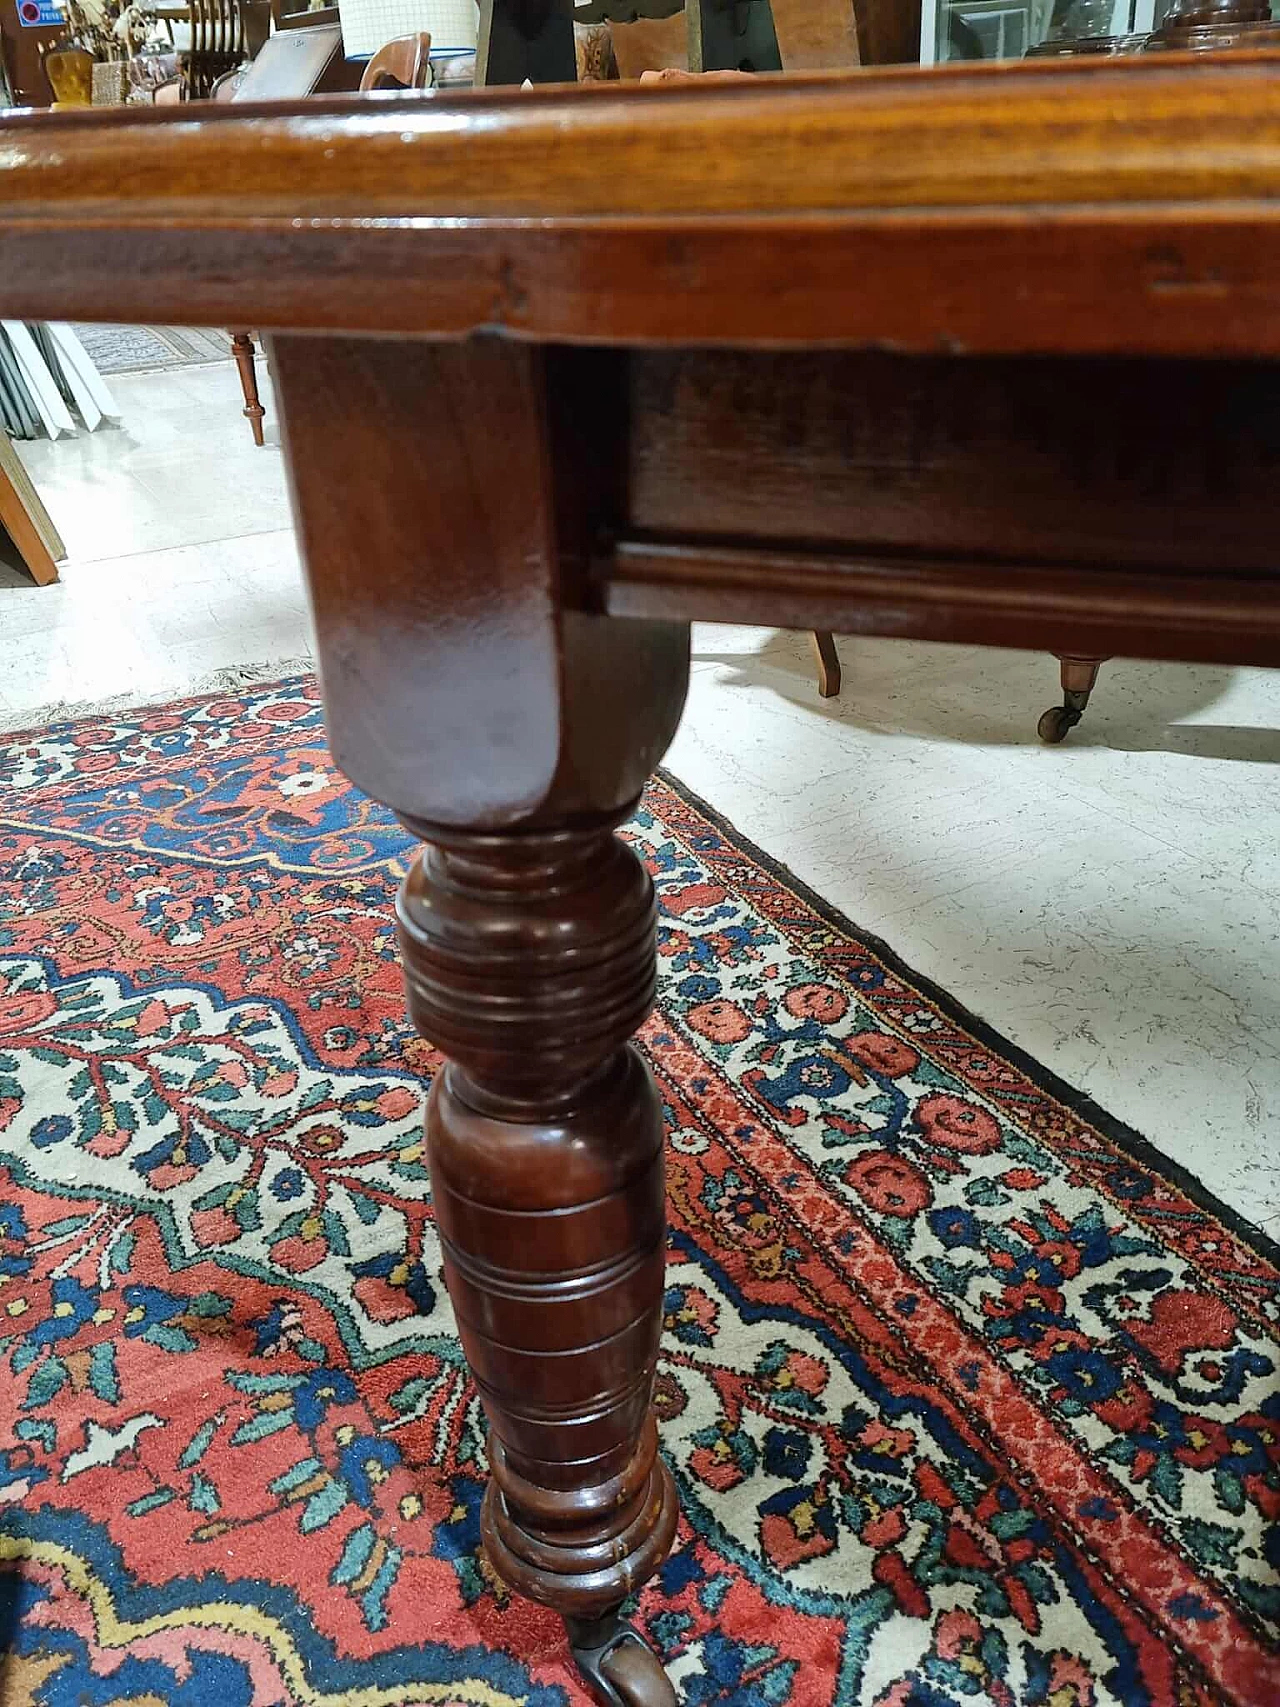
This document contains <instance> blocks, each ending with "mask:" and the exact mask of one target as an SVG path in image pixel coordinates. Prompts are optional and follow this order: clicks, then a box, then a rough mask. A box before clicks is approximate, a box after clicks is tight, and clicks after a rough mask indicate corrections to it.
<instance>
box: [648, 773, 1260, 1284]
mask: <svg viewBox="0 0 1280 1707" xmlns="http://www.w3.org/2000/svg"><path fill="white" fill-rule="evenodd" d="M654 774H655V775H656V776H657V778H658V780H659V781H660V782H661V783H662V784H663V785H664V786H665V787H667V788H669V789H670V790H671V792H672V793H673V794H676V795H678V796H679V797H680V799H681V800H683V801H684V803H685V805H686V806H689V807H691V808H692V809H693V810H694V811H695V812H698V813H701V815H702V816H703V817H704V818H706V819H707V821H708V823H710V824H712V825H713V826H714V827H715V828H716V829H717V830H718V831H719V832H720V834H721V835H723V836H726V837H727V838H728V839H729V840H730V841H731V842H733V843H734V845H736V846H738V847H740V848H741V849H742V851H743V852H744V853H745V854H746V855H747V857H748V858H750V859H752V860H755V861H756V862H758V863H759V865H760V866H761V867H762V869H763V870H765V871H767V872H768V874H769V876H770V877H772V878H773V880H774V881H775V882H776V883H779V884H781V886H782V887H783V888H784V889H786V890H788V891H789V892H790V893H791V894H793V895H794V896H795V897H796V899H797V900H799V901H802V902H803V903H804V904H805V906H806V907H809V908H811V909H812V910H813V912H815V913H816V914H817V915H818V916H819V918H821V919H822V920H824V922H825V923H826V924H828V925H830V926H831V927H832V929H833V930H837V931H839V932H841V934H842V935H844V936H847V937H850V938H852V940H853V941H854V942H857V943H860V944H861V945H862V946H863V947H864V948H866V949H868V950H869V952H870V953H872V954H874V955H875V957H876V958H877V959H878V960H882V961H883V962H884V964H885V966H886V967H887V968H888V969H889V971H891V972H892V973H893V975H894V977H896V978H901V979H902V980H903V982H905V983H907V984H910V985H911V986H912V987H913V988H914V989H917V990H919V992H920V994H921V995H922V996H924V997H925V998H926V999H927V1000H928V1001H930V1002H933V1003H934V1004H936V1005H937V1006H938V1007H940V1008H941V1009H942V1010H943V1011H944V1012H945V1013H946V1014H947V1015H948V1016H949V1017H950V1018H951V1019H952V1020H953V1021H954V1023H956V1024H957V1025H959V1026H961V1027H962V1028H963V1029H964V1030H965V1031H968V1032H970V1033H971V1034H972V1036H973V1038H974V1039H975V1041H976V1042H978V1043H980V1044H981V1045H982V1047H983V1048H984V1049H988V1050H990V1051H991V1052H992V1053H993V1054H995V1055H999V1056H1001V1057H1002V1058H1003V1059H1004V1060H1006V1061H1008V1063H1009V1064H1010V1066H1013V1067H1016V1068H1017V1070H1018V1071H1019V1072H1020V1073H1023V1074H1025V1076H1026V1077H1027V1078H1028V1079H1030V1080H1031V1082H1032V1083H1033V1084H1034V1085H1036V1086H1037V1087H1038V1089H1040V1090H1042V1091H1044V1092H1045V1094H1046V1095H1048V1096H1051V1097H1053V1099H1054V1100H1055V1101H1056V1102H1060V1103H1061V1104H1062V1105H1063V1107H1064V1108H1067V1109H1069V1110H1070V1112H1071V1113H1072V1114H1074V1115H1075V1116H1076V1117H1077V1118H1078V1119H1080V1120H1082V1121H1084V1122H1086V1123H1087V1124H1088V1125H1090V1126H1095V1127H1096V1128H1097V1129H1098V1131H1099V1132H1101V1133H1102V1134H1103V1136H1104V1137H1105V1138H1107V1139H1108V1140H1109V1141H1110V1142H1111V1143H1113V1144H1116V1145H1118V1146H1119V1148H1120V1149H1122V1150H1124V1151H1125V1152H1126V1153H1127V1154H1128V1155H1131V1156H1132V1157H1133V1158H1134V1160H1135V1161H1137V1162H1141V1163H1142V1165H1143V1166H1144V1167H1147V1168H1150V1169H1151V1170H1152V1171H1153V1172H1155V1173H1158V1174H1160V1175H1162V1176H1163V1177H1164V1178H1165V1179H1167V1180H1169V1181H1170V1183H1171V1184H1173V1185H1175V1186H1176V1187H1177V1188H1178V1190H1179V1191H1181V1192H1183V1193H1184V1194H1185V1195H1186V1196H1187V1197H1188V1198H1190V1200H1191V1201H1192V1202H1193V1203H1194V1204H1195V1205H1196V1206H1197V1208H1199V1209H1203V1210H1205V1211H1206V1212H1207V1213H1208V1214H1210V1215H1212V1216H1213V1217H1214V1218H1215V1219H1216V1220H1218V1221H1220V1222H1221V1223H1222V1225H1223V1226H1224V1227H1226V1228H1227V1229H1228V1231H1229V1232H1231V1233H1234V1234H1235V1236H1236V1237H1237V1238H1238V1239H1240V1240H1241V1241H1242V1242H1243V1243H1244V1244H1246V1245H1248V1246H1249V1248H1250V1249H1251V1250H1253V1251H1255V1252H1256V1253H1257V1255H1258V1256H1260V1257H1261V1258H1262V1259H1263V1260H1264V1261H1265V1262H1269V1263H1271V1264H1272V1265H1273V1266H1274V1267H1275V1268H1277V1269H1280V1240H1276V1239H1273V1238H1272V1237H1271V1236H1270V1234H1269V1233H1265V1232H1264V1231H1263V1230H1262V1228H1261V1227H1259V1226H1257V1225H1255V1223H1254V1222H1252V1221H1250V1220H1248V1219H1247V1217H1246V1216H1244V1215H1242V1214H1241V1213H1240V1211H1239V1210H1238V1209H1233V1208H1232V1207H1231V1205H1230V1204H1228V1203H1223V1202H1222V1200H1221V1199H1220V1198H1219V1197H1217V1196H1215V1195H1214V1193H1213V1192H1212V1191H1210V1190H1209V1188H1208V1187H1207V1186H1206V1185H1204V1184H1203V1183H1202V1182H1201V1181H1200V1180H1198V1179H1196V1177H1195V1175H1194V1174H1192V1173H1191V1171H1190V1170H1189V1169H1188V1168H1186V1167H1184V1166H1183V1164H1182V1163H1181V1162H1178V1161H1175V1160H1174V1159H1173V1157H1172V1156H1167V1155H1165V1153H1164V1152H1163V1151H1162V1150H1160V1149H1158V1148H1157V1147H1156V1146H1155V1145H1154V1144H1153V1143H1152V1142H1151V1140H1150V1139H1149V1138H1144V1137H1143V1136H1142V1134H1141V1133H1140V1132H1138V1131H1135V1129H1134V1128H1133V1127H1132V1126H1126V1125H1125V1123H1124V1122H1123V1121H1122V1120H1118V1119H1117V1118H1116V1117H1115V1115H1113V1114H1109V1113H1108V1112H1107V1110H1106V1109H1105V1108H1102V1107H1101V1106H1100V1105H1099V1104H1098V1103H1096V1102H1094V1100H1093V1098H1092V1097H1090V1096H1089V1095H1088V1093H1087V1092H1085V1091H1081V1090H1077V1089H1076V1087H1075V1086H1074V1085H1070V1084H1068V1083H1067V1081H1066V1080H1065V1079H1060V1078H1059V1077H1058V1075H1057V1074H1056V1073H1055V1072H1054V1071H1053V1069H1052V1068H1050V1067H1046V1066H1045V1065H1044V1063H1043V1062H1042V1061H1037V1060H1036V1059H1035V1057H1034V1056H1033V1055H1029V1054H1028V1053H1027V1052H1026V1050H1024V1049H1021V1048H1019V1046H1018V1045H1017V1044H1016V1043H1012V1042H1010V1040H1009V1039H1008V1038H1007V1037H1005V1036H1004V1035H1003V1034H1002V1033H1001V1032H999V1031H997V1030H996V1029H995V1027H994V1026H992V1025H989V1024H988V1023H987V1021H986V1020H984V1019H980V1018H979V1017H978V1015H977V1014H975V1013H974V1012H973V1011H972V1010H971V1009H969V1008H967V1007H965V1005H964V1004H963V1003H962V1002H960V1001H958V1000H957V998H956V997H955V996H953V995H952V994H951V993H950V992H949V991H947V990H944V989H943V988H942V986H941V985H940V984H937V983H935V982H934V980H933V979H932V978H929V977H926V976H925V974H924V973H923V972H917V971H916V970H915V968H914V967H912V966H910V965H909V964H908V963H907V962H906V961H905V960H903V958H902V956H901V955H900V954H898V953H897V952H896V951H895V950H894V949H893V948H891V947H890V946H889V944H888V943H887V942H885V940H884V939H883V937H878V936H876V935H875V934H874V933H873V932H871V931H868V930H865V929H863V927H862V926H861V925H857V924H855V923H854V922H853V920H852V919H850V918H849V916H848V914H846V913H842V912H841V911H840V909H839V908H838V907H834V906H832V904H831V902H830V901H827V900H826V899H825V898H824V897H823V896H821V895H819V894H818V892H817V890H815V889H813V888H811V887H810V886H809V884H807V883H806V882H805V881H804V879H803V878H801V877H797V876H796V874H795V872H793V871H792V870H791V868H790V867H789V866H787V865H784V864H783V862H782V861H781V860H780V859H775V858H774V856H773V855H772V854H770V853H767V852H766V851H765V849H764V848H762V847H760V845H759V844H758V843H757V842H755V841H753V840H752V839H751V837H749V836H747V835H745V834H744V833H743V832H742V831H741V830H740V829H739V828H738V826H737V825H736V824H735V823H734V822H733V820H732V819H731V818H727V817H726V816H725V815H724V813H723V812H718V811H717V810H716V808H715V807H714V806H712V805H710V804H709V803H708V802H707V801H706V800H704V799H703V798H702V796H701V795H700V794H699V793H698V792H697V790H696V789H693V788H690V787H689V785H688V784H687V783H685V782H682V781H681V780H680V778H679V777H677V776H676V775H675V774H674V773H673V772H672V771H669V770H668V769H667V767H666V766H665V765H660V766H659V767H658V769H657V770H656V771H655V773H654Z"/></svg>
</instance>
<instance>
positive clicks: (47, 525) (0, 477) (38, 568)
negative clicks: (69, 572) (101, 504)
mask: <svg viewBox="0 0 1280 1707" xmlns="http://www.w3.org/2000/svg"><path fill="white" fill-rule="evenodd" d="M6 544H7V545H8V546H9V547H11V549H12V552H13V553H14V554H16V556H17V558H18V561H19V563H20V564H21V566H22V567H23V568H24V569H25V570H26V571H27V573H28V574H29V575H30V576H31V579H32V580H33V581H34V582H35V584H36V586H37V587H47V586H49V585H50V583H52V582H54V581H56V580H57V579H58V567H57V565H58V560H59V559H60V558H63V557H65V556H66V551H65V549H64V547H63V544H62V540H61V539H60V538H59V536H58V530H57V529H56V528H55V527H54V525H53V522H52V520H51V519H50V517H49V512H48V511H47V510H46V509H45V507H44V505H43V504H42V503H41V501H40V495H39V493H38V492H37V491H36V489H35V487H34V486H33V485H32V484H31V479H30V476H29V475H28V474H27V471H26V469H25V468H24V467H23V466H22V463H21V461H20V460H19V458H18V453H17V451H16V450H14V448H13V446H12V445H11V444H10V442H9V437H8V434H7V433H5V432H4V431H3V429H0V555H4V556H6V557H8V556H9V555H10V553H9V552H8V551H5V550H4V549H3V548H4V547H5V545H6Z"/></svg>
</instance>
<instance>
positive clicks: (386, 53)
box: [360, 30, 431, 95]
mask: <svg viewBox="0 0 1280 1707" xmlns="http://www.w3.org/2000/svg"><path fill="white" fill-rule="evenodd" d="M430 83H431V37H430V35H429V34H428V32H427V31H426V30H419V31H418V33H417V35H413V36H396V37H395V38H394V40H392V41H389V42H387V43H386V44H385V46H383V47H380V48H379V49H378V51H377V53H375V54H374V55H373V56H372V58H371V59H370V60H369V63H368V64H367V65H366V66H365V68H364V72H363V74H362V75H361V78H360V93H361V94H362V95H367V94H369V93H378V92H380V91H385V90H405V89H426V88H427V87H429V85H430Z"/></svg>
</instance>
